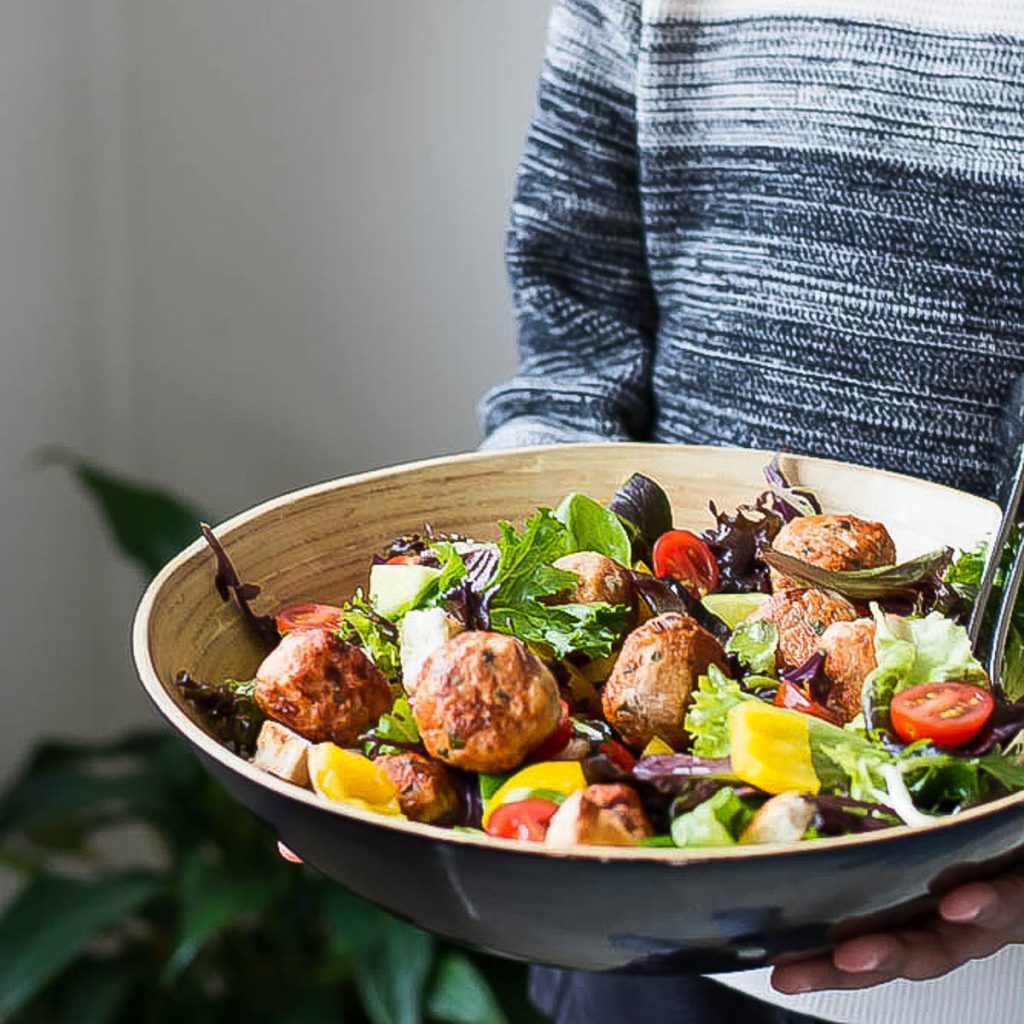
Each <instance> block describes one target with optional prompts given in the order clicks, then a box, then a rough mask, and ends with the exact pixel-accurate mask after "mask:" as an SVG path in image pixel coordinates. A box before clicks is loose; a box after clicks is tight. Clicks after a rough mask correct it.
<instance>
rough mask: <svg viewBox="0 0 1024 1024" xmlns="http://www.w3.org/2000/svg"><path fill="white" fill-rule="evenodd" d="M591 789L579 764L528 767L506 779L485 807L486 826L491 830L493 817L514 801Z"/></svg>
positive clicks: (556, 763) (561, 763)
mask: <svg viewBox="0 0 1024 1024" xmlns="http://www.w3.org/2000/svg"><path fill="white" fill-rule="evenodd" d="M586 788H587V779H586V776H585V775H584V774H583V769H582V768H581V767H580V763H579V761H539V762H538V763H537V764H530V765H527V766H526V767H525V768H523V769H521V770H520V771H518V772H516V773H515V775H513V776H512V777H511V778H508V779H506V780H505V781H504V782H503V783H502V784H501V785H500V786H499V787H498V789H497V790H495V792H494V795H493V796H492V797H491V799H490V800H488V801H487V802H486V803H485V804H484V813H483V826H484V828H487V822H488V821H490V818H491V814H492V813H493V812H494V811H495V810H496V809H497V808H498V807H500V806H501V805H502V804H503V803H509V802H510V798H512V799H525V797H526V795H527V794H528V793H530V792H532V791H533V790H535V789H546V790H548V791H549V792H551V793H559V794H561V795H562V796H571V795H572V794H573V793H575V792H576V791H577V790H578V789H586Z"/></svg>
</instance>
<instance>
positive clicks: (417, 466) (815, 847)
mask: <svg viewBox="0 0 1024 1024" xmlns="http://www.w3.org/2000/svg"><path fill="white" fill-rule="evenodd" d="M724 447H727V448H728V449H729V450H731V451H742V452H750V453H752V454H758V455H763V456H765V457H766V458H768V459H770V458H771V457H772V456H773V455H774V454H775V453H774V452H771V451H765V450H762V449H752V448H739V447H736V446H722V445H687V444H670V445H665V444H660V443H652V442H614V441H612V442H609V441H596V442H583V443H577V444H556V445H534V446H529V447H524V448H514V449H507V450H502V451H475V452H466V453H461V454H457V455H445V456H437V457H433V458H429V459H419V460H416V461H413V462H405V463H399V464H396V465H393V466H386V467H382V468H380V469H373V470H368V471H365V472H362V473H355V474H351V475H348V476H343V477H338V478H336V479H333V480H326V481H323V482H321V483H317V484H312V485H310V486H307V487H302V488H299V489H297V490H293V491H288V492H286V493H284V494H280V495H277V496H276V497H273V498H269V499H267V500H266V501H263V502H260V503H259V504H258V505H254V506H252V507H251V508H248V509H245V510H244V511H242V512H239V513H236V514H235V515H233V516H231V517H230V518H228V519H226V520H224V521H223V522H221V523H219V524H217V526H216V527H215V528H214V530H215V532H216V534H217V535H218V536H220V535H221V534H222V533H231V532H233V531H234V530H236V529H238V528H239V527H242V526H244V525H246V524H247V523H249V522H250V521H252V520H253V519H257V518H260V517H262V516H264V515H266V514H268V513H271V512H273V511H275V510H277V509H280V508H283V507H285V506H287V505H290V504H292V503H293V502H295V501H297V500H300V499H305V498H309V497H313V496H316V495H318V494H323V493H326V492H329V491H333V490H337V489H339V488H343V487H348V486H355V485H360V484H364V483H371V482H373V481H374V480H378V479H382V478H385V477H389V476H392V475H395V474H397V473H406V472H416V471H418V470H423V469H429V468H432V467H436V466H441V465H452V464H456V465H461V464H465V463H472V462H479V461H491V460H498V461H501V460H503V459H506V458H508V459H510V460H511V459H515V458H522V457H523V456H529V455H535V454H539V453H544V452H551V451H552V450H566V449H572V450H580V449H589V450H595V449H598V450H599V449H606V450H614V451H616V452H621V451H622V449H623V448H626V449H630V448H632V449H635V450H638V451H645V450H650V449H653V448H658V449H663V448H677V449H679V448H682V449H687V450H689V451H694V450H702V451H706V452H708V453H709V454H711V453H715V454H721V452H722V450H723V448H724ZM784 455H785V456H786V457H795V458H798V459H800V460H801V461H810V462H813V463H816V464H819V465H823V466H831V467H835V468H838V469H848V468H852V469H857V470H861V471H866V472H869V473H872V474H876V475H880V476H886V477H889V478H891V479H894V480H903V481H913V482H914V483H917V484H920V483H926V484H928V486H930V487H934V488H936V489H939V490H943V491H947V492H950V493H951V494H955V495H957V496H960V497H968V498H970V499H971V500H973V501H977V502H979V503H983V504H986V505H989V506H991V507H992V508H993V509H996V510H998V506H996V505H995V503H994V502H991V501H988V500H987V499H985V498H981V497H978V496H977V495H973V494H968V493H967V492H965V491H958V490H956V488H953V487H948V486H946V485H944V484H938V483H933V482H932V481H923V480H920V479H918V478H916V477H911V476H908V475H906V474H902V473H894V472H892V471H890V470H879V469H874V468H873V467H870V466H863V465H859V464H858V463H852V462H840V461H838V460H836V459H824V458H820V457H817V456H811V455H803V454H801V453H799V452H790V451H787V452H785V453H784ZM206 548H207V545H206V542H205V541H204V540H203V538H202V537H199V538H198V539H196V540H195V541H193V543H192V544H190V545H189V546H188V547H187V548H185V549H184V550H183V551H181V552H179V553H178V554H177V555H175V557H174V558H172V559H171V560H170V561H169V562H168V563H167V564H166V565H165V566H164V567H163V569H161V570H160V572H159V573H157V575H156V576H155V577H154V578H153V580H152V581H151V582H150V584H149V586H148V587H147V588H146V590H145V592H144V593H143V595H142V598H141V599H140V601H139V604H138V607H137V609H136V612H135V617H134V620H133V623H132V656H133V659H134V661H135V667H136V671H137V673H138V676H139V679H140V681H141V683H142V687H143V689H144V690H145V692H146V695H147V696H148V697H149V699H150V701H152V703H153V704H154V706H155V707H156V709H157V711H159V712H160V714H161V715H162V716H163V718H164V719H165V720H166V721H167V722H168V724H169V725H170V726H171V727H172V728H173V729H174V730H175V731H176V732H177V733H179V734H180V735H182V736H183V737H184V738H185V739H186V740H187V741H188V742H189V743H190V744H191V745H192V746H193V747H195V748H196V749H197V750H198V751H200V752H201V753H202V754H203V755H204V756H206V757H208V758H210V759H212V760H214V761H216V762H218V763H219V764H220V765H221V766H222V767H224V768H226V769H227V770H229V771H231V772H233V773H234V774H236V775H240V776H242V778H244V779H245V780H246V781H248V782H250V783H254V784H255V785H257V786H260V787H262V788H264V789H267V790H270V791H271V792H272V793H274V794H275V795H276V796H279V797H284V798H286V799H290V800H295V801H298V802H299V803H301V804H304V805H306V806H307V807H309V808H311V809H314V810H318V811H321V812H324V813H327V814H334V815H338V816H340V817H342V818H347V819H352V820H356V821H360V822H364V823H366V824H369V825H374V826H376V827H378V828H387V829H390V830H392V831H395V832H401V833H405V834H408V835H411V836H416V837H418V838H420V839H428V840H432V841H434V842H440V843H451V844H455V845H457V846H472V847H478V848H480V849H484V850H504V851H510V852H515V853H518V854H525V855H528V856H533V857H544V858H547V859H556V860H566V859H567V860H586V861H594V860H596V861H607V862H613V861H625V862H627V863H634V864H635V863H645V864H648V863H654V864H664V865H667V866H673V865H676V866H682V865H687V864H697V863H706V862H709V861H714V862H722V863H725V862H728V861H732V860H736V859H743V860H747V859H759V858H766V857H775V856H778V855H780V854H786V855H789V856H808V855H811V854H813V853H814V852H815V851H825V850H836V849H845V848H847V847H871V846H876V845H878V844H881V843H885V842H889V843H891V842H893V841H898V840H899V839H901V838H910V837H913V836H918V835H921V834H923V833H926V832H935V831H937V830H946V829H950V828H955V827H957V826H959V825H960V824H961V823H963V822H969V821H976V820H978V819H979V818H983V817H988V816H989V815H995V814H998V813H999V812H1001V811H1004V810H1009V809H1010V808H1013V807H1022V806H1024V791H1021V792H1019V793H1013V794H1010V795H1009V796H1004V797H1000V798H998V799H997V800H992V801H990V802H988V803H985V804H981V805H979V806H978V807H972V808H969V809H968V810H966V811H961V812H959V813H956V814H950V815H943V816H941V817H936V819H935V820H934V821H930V822H928V823H927V824H923V825H916V826H907V825H902V826H894V827H893V828H891V829H885V830H878V831H876V832H866V833H860V834H855V835H848V836H830V837H827V838H824V839H816V840H814V841H813V842H810V843H799V842H798V843H763V844H756V845H755V844H750V845H743V846H740V845H737V846H725V847H701V848H698V849H686V848H679V847H613V846H576V847H570V848H566V849H562V848H551V847H547V846H544V845H543V844H540V843H524V842H521V841H519V840H515V839H499V838H497V837H494V836H488V835H485V834H483V833H480V834H477V833H472V832H457V831H454V830H452V829H449V828H444V827H442V826H438V825H427V824H424V823H422V822H416V821H410V820H408V819H407V818H398V817H395V816H393V815H385V814H378V813H376V812H374V811H369V810H365V809H363V808H360V807H355V806H353V805H350V804H343V803H340V802H337V801H332V800H329V799H327V798H326V797H321V796H319V795H318V794H316V793H314V792H313V791H312V790H307V789H304V788H302V787H300V786H297V785H295V784H294V783H290V782H286V781H285V780H284V779H280V778H278V777H277V776H276V775H273V774H271V773H270V772H267V771H264V770H263V769H261V768H257V767H256V766H255V765H253V764H252V763H251V762H249V761H247V760H246V759H245V758H244V757H242V756H240V755H239V754H236V753H234V752H233V751H231V750H229V749H228V748H227V747H226V746H224V745H223V744H221V743H220V742H219V741H217V740H216V739H215V738H214V737H212V736H210V735H209V734H208V733H206V731H205V730H204V729H203V728H202V727H201V726H200V725H199V724H198V723H197V722H195V721H194V720H193V719H192V718H190V717H189V716H188V715H187V714H186V713H185V712H184V711H183V710H182V709H181V708H180V707H179V706H178V704H177V703H176V701H175V700H174V699H173V698H172V697H171V695H170V693H169V692H168V689H167V687H166V686H164V684H163V683H162V682H161V681H160V678H159V676H158V675H157V672H156V668H155V666H154V665H153V661H152V657H151V655H150V650H149V627H150V618H151V613H152V610H153V606H154V604H155V602H156V598H157V595H158V594H159V592H160V591H161V590H162V589H163V587H164V585H165V584H166V582H167V580H169V579H170V578H171V577H172V576H173V575H174V574H175V573H176V572H177V571H178V570H179V569H180V568H181V566H183V565H184V564H186V563H187V562H189V561H191V560H192V559H193V558H194V557H195V556H196V555H197V554H200V553H202V552H203V551H205V550H206ZM211 585H212V583H211Z"/></svg>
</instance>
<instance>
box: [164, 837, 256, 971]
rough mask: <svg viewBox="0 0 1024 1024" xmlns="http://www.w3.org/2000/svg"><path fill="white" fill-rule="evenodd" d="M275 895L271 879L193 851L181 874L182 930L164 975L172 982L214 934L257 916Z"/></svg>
mask: <svg viewBox="0 0 1024 1024" xmlns="http://www.w3.org/2000/svg"><path fill="white" fill-rule="evenodd" d="M273 896H274V887H273V884H272V883H271V881H270V880H268V879H267V878H265V877H264V876H262V875H257V874H253V873H252V872H246V871H245V869H244V868H239V867H237V866H234V865H227V864H224V863H218V862H211V861H209V860H208V859H205V858H204V857H203V856H201V855H193V856H192V857H190V858H189V860H188V861H187V862H186V864H185V867H184V869H183V871H182V878H181V892H180V900H181V934H180V938H179V940H178V945H177V947H176V948H175V950H174V952H173V953H172V954H171V957H170V959H169V960H168V961H167V964H166V966H165V967H164V970H163V973H162V975H161V979H162V981H163V982H164V983H165V984H169V983H172V982H173V981H174V980H175V979H176V978H177V977H178V975H179V974H180V973H181V972H182V971H183V970H184V969H185V968H186V967H188V965H189V964H190V963H191V962H192V960H193V959H194V958H195V956H196V954H197V953H198V952H199V951H200V950H201V949H202V948H203V946H204V945H205V944H206V943H207V942H209V941H210V940H211V939H212V938H213V937H214V936H215V935H217V934H219V933H220V932H222V931H224V930H225V929H227V928H231V927H232V926H234V925H237V924H239V923H241V922H243V921H246V920H252V919H254V918H258V916H259V915H260V914H261V913H262V912H263V910H264V909H265V908H266V906H267V905H268V904H269V903H270V901H271V899H272V898H273Z"/></svg>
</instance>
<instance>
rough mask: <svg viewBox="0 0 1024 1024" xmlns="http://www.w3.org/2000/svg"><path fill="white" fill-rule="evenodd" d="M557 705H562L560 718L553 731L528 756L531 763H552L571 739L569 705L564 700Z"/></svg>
mask: <svg viewBox="0 0 1024 1024" xmlns="http://www.w3.org/2000/svg"><path fill="white" fill-rule="evenodd" d="M559 703H560V704H561V705H562V717H561V718H559V720H558V725H556V726H555V731H554V732H553V733H552V734H551V735H550V736H549V737H548V738H547V739H546V740H545V741H544V742H543V743H542V744H541V745H540V746H539V747H538V748H537V749H536V750H535V751H534V752H533V753H532V754H531V755H530V760H531V761H554V760H555V759H556V758H557V757H558V755H559V754H560V753H561V752H562V751H563V750H565V748H566V746H567V745H568V743H569V740H571V739H572V719H571V718H570V717H569V705H568V704H567V703H566V702H565V701H564V700H563V701H559Z"/></svg>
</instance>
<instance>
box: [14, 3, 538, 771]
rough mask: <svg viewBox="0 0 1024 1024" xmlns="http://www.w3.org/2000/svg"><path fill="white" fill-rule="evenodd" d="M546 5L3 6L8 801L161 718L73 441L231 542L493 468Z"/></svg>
mask: <svg viewBox="0 0 1024 1024" xmlns="http://www.w3.org/2000/svg"><path fill="white" fill-rule="evenodd" d="M548 6H549V3H548V0H514V2H510V0H505V2H499V0H430V2H414V0H315V2H314V0H290V2H288V3H284V2H281V0H0V18H2V22H3V27H2V30H0V125H2V127H3V147H4V154H5V158H4V159H3V160H0V217H2V222H0V223H2V225H3V229H2V231H0V389H2V392H0V496H2V501H3V525H4V529H3V532H2V535H0V544H2V548H0V550H2V556H3V557H2V562H3V567H4V586H3V590H2V592H0V593H2V602H3V607H2V609H0V649H2V650H3V652H4V653H3V668H4V685H3V707H2V713H0V738H2V740H3V745H2V747H0V774H5V773H6V772H7V771H9V770H10V768H11V766H12V764H13V763H14V761H15V759H16V758H17V757H19V756H20V755H21V754H22V752H23V751H24V749H25V748H26V747H27V745H28V744H29V743H30V742H31V740H32V739H33V738H34V737H35V736H36V735H38V734H39V733H40V732H43V731H47V732H78V733H88V734H102V733H103V732H106V731H109V730H112V729H116V728H120V727H122V726H123V725H125V724H127V723H132V722H136V721H140V720H146V719H147V718H148V710H147V709H146V707H145V706H144V704H143V702H142V700H141V698H140V697H139V696H138V694H137V693H136V689H135V684H134V680H133V678H132V676H131V670H130V668H129V666H128V662H127V657H126V642H127V640H126V638H127V626H128V618H129V616H130V613H131V608H132V604H133V601H134V598H135V593H136V589H137V583H136V580H135V577H134V576H133V574H132V573H131V572H130V571H129V570H127V569H126V568H125V567H123V566H121V565H120V564H119V563H117V562H116V561H115V556H114V555H113V553H112V550H111V548H110V547H109V546H108V545H107V544H106V542H105V540H104V539H103V538H102V536H101V534H100V533H99V530H98V528H97V526H96V524H95V522H94V518H93V516H92V512H91V510H89V509H88V508H87V506H86V505H85V504H84V503H83V502H82V501H81V499H80V498H79V497H78V495H77V494H75V493H74V491H73V490H72V488H71V487H70V485H69V484H68V482H67V481H66V480H64V479H63V478H62V477H61V476H60V475H59V473H57V472H55V471H49V472H46V473H39V472H34V471H29V470H27V469H26V468H25V466H24V459H25V456H26V454H27V453H28V452H29V451H31V450H32V449H33V448H34V447H35V446H36V445H38V444H41V443H44V442H51V441H64V442H67V443H70V444H72V445H74V446H77V447H80V448H81V449H83V450H85V451H87V452H89V453H91V454H93V455H96V456H98V457H100V458H102V459H105V460H107V461H111V462H113V463H115V464H117V465H119V466H121V467H123V468H125V469H129V470H132V471H134V472H137V473H140V474H144V475H147V476H150V477H152V478H155V479H159V480H161V481H163V482H165V483H167V484H170V485H171V486H173V487H175V488H177V489H179V490H180V491H182V492H184V493H187V494H189V495H190V496H192V497H193V498H194V499H195V500H196V501H198V502H200V503H201V504H204V505H206V506H207V507H208V508H210V509H212V510H213V511H214V512H215V513H217V514H228V513H230V512H232V511H235V510H237V509H239V508H242V507H244V506H246V505H248V504H251V503H253V502H255V501H257V500H259V499H261V498H263V497H266V496H269V495H271V494H275V493H279V492H281V491H282V490H286V489H289V488H292V487H295V486H299V485H301V484H305V483H309V482H312V481H314V480H318V479H324V478H327V477H331V476H335V475H339V474H342V473H346V472H350V471H354V470H358V469H363V468H369V467H372V466H379V465H383V464H387V463H390V462H395V461H400V460H404V459H409V458H414V457H418V456H421V455H428V454H433V453H438V452H449V451H456V450H460V449H465V448H469V447H472V446H473V445H475V444H476V443H477V441H478V432H477V427H476V422H475V415H474V403H475V400H476V398H477V396H478V395H479V393H480V392H481V391H482V390H483V389H484V387H486V385H487V384H489V383H491V382H493V381H494V380H496V379H498V378H500V377H501V376H502V375H504V374H507V373H508V372H509V371H510V370H511V368H512V366H513V364H514V353H513V336H512V324H511V316H510V312H509V307H508V301H507V296H506V288H505V279H504V270H503V266H502V258H501V250H502V242H503V232H504V222H505V215H506V207H507V203H508V198H509V194H510V190H511V186H512V180H513V174H514V169H515V163H516V160H517V156H518V152H519V149H520V146H521V143H522V137H523V133H524V132H525V130H526V126H527V123H528V119H529V115H530V110H531V108H532V103H533V95H534V88H535V81H536V76H537V72H538V69H539V64H540V59H541V54H542V49H543V35H544V23H545V20H546V15H547V9H548Z"/></svg>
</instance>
